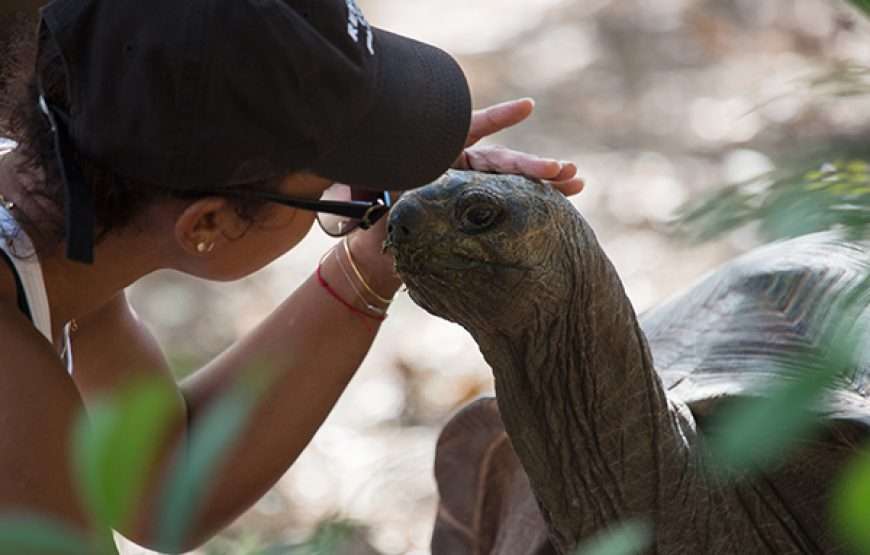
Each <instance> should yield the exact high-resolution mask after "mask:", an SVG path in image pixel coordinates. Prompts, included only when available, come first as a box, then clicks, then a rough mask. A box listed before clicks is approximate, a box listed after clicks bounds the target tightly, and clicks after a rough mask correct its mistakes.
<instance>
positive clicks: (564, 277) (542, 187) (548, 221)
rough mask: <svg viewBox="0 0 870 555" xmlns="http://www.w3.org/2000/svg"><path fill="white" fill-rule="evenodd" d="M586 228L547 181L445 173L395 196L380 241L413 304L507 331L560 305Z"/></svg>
mask: <svg viewBox="0 0 870 555" xmlns="http://www.w3.org/2000/svg"><path fill="white" fill-rule="evenodd" d="M583 228H585V229H586V230H588V227H585V224H584V223H583V222H582V219H581V218H580V216H579V214H578V213H577V211H576V210H575V209H574V207H573V206H572V205H571V204H570V203H569V202H568V201H567V200H566V199H565V198H564V196H563V195H561V194H560V193H558V192H557V191H556V190H555V189H553V188H552V187H551V186H549V185H546V184H543V183H540V182H537V181H532V180H529V179H526V178H523V177H519V176H513V175H496V174H485V173H478V172H460V171H450V172H448V173H447V174H445V175H444V176H443V177H442V178H441V179H439V180H438V181H436V182H434V183H432V184H430V185H427V186H425V187H422V188H420V189H416V190H414V191H411V192H409V193H406V194H405V195H404V196H403V197H402V198H401V199H400V200H399V202H398V203H397V204H396V205H395V207H394V208H393V210H392V212H391V214H390V219H389V238H388V240H387V244H386V246H387V248H388V249H389V250H391V251H392V253H393V254H394V256H395V259H396V271H397V272H398V274H399V275H400V276H401V277H402V279H403V280H404V282H405V284H406V285H407V287H408V292H409V294H410V295H411V298H412V299H413V300H414V301H415V302H416V303H417V304H419V305H420V306H422V307H423V308H425V309H426V310H428V311H429V312H431V313H433V314H435V315H436V316H440V317H442V318H446V319H448V320H451V321H454V322H457V323H459V324H461V325H462V326H464V327H465V328H467V329H469V331H471V332H472V334H476V333H478V332H484V333H485V332H486V331H498V332H500V333H504V332H506V331H509V330H510V329H513V328H515V327H517V326H519V327H526V328H527V327H528V326H529V325H533V324H532V320H534V321H536V322H538V323H541V322H540V319H541V316H546V315H545V314H541V311H542V310H544V311H547V310H552V311H554V312H555V311H558V310H559V308H560V306H562V307H563V308H564V305H563V304H561V303H560V300H565V299H568V298H570V296H571V295H570V294H571V288H572V287H573V282H574V280H575V279H576V268H577V260H576V259H577V258H578V253H581V252H582V251H583V249H582V244H583V241H584V238H586V237H587V234H586V233H582V232H581V231H582V229H583ZM578 247H579V248H578ZM554 315H555V314H554Z"/></svg>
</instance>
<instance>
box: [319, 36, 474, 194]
mask: <svg viewBox="0 0 870 555" xmlns="http://www.w3.org/2000/svg"><path fill="white" fill-rule="evenodd" d="M374 32H375V43H374V44H375V48H376V49H377V51H378V54H377V55H378V56H379V57H380V68H379V69H380V71H379V75H378V77H377V90H376V93H375V95H376V96H375V99H374V105H373V107H372V109H371V110H370V111H369V113H368V114H367V115H366V116H365V118H364V119H363V120H362V121H361V123H360V124H359V125H358V126H357V127H356V129H354V130H353V131H352V132H351V133H349V134H348V135H347V136H344V137H342V140H341V141H340V143H339V144H338V145H336V147H335V148H333V149H332V150H331V151H330V152H328V153H326V154H325V155H324V156H322V157H321V158H320V159H319V160H318V161H317V163H316V164H315V166H314V167H313V168H312V170H313V171H314V172H315V173H317V174H318V175H321V176H323V177H326V178H328V179H332V180H335V181H338V182H341V183H346V184H348V185H354V186H357V187H362V188H370V189H380V190H405V189H412V188H415V187H420V186H422V185H425V184H427V183H430V182H432V181H434V180H435V179H437V178H438V177H439V176H440V175H441V174H442V173H444V172H445V171H446V170H447V169H448V168H449V167H450V166H451V165H452V164H453V162H454V161H455V160H456V159H457V158H458V157H459V155H460V154H461V153H462V149H463V147H464V146H465V141H466V140H467V137H468V130H469V126H470V124H471V110H472V108H471V94H470V92H469V88H468V82H467V81H466V79H465V75H464V74H463V72H462V70H461V69H460V67H459V65H458V64H457V63H456V61H455V60H454V59H453V58H452V57H450V55H448V54H447V53H446V52H444V51H442V50H440V49H438V48H435V47H433V46H429V45H426V44H423V43H421V42H417V41H415V40H413V39H409V38H406V37H402V36H399V35H395V34H393V33H390V32H388V31H384V30H382V29H374Z"/></svg>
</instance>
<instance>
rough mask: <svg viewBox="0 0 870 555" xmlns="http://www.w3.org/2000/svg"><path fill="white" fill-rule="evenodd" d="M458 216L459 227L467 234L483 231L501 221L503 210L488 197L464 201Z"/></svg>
mask: <svg viewBox="0 0 870 555" xmlns="http://www.w3.org/2000/svg"><path fill="white" fill-rule="evenodd" d="M465 204H466V206H465V207H464V208H463V209H462V212H461V215H460V217H459V227H460V229H461V230H462V231H463V232H465V233H468V234H475V233H483V232H484V231H486V230H488V229H491V228H492V227H494V226H495V225H496V224H498V223H499V222H500V221H501V217H502V215H503V213H504V212H503V210H502V208H501V207H500V206H498V205H497V204H494V203H493V202H491V201H490V199H485V200H483V199H479V200H476V201H474V202H470V203H465Z"/></svg>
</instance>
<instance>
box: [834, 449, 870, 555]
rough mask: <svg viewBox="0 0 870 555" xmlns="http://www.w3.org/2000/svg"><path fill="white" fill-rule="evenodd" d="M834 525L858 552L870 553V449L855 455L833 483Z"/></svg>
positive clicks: (847, 542) (840, 534) (848, 543)
mask: <svg viewBox="0 0 870 555" xmlns="http://www.w3.org/2000/svg"><path fill="white" fill-rule="evenodd" d="M832 512H833V517H834V525H835V526H836V529H837V532H838V534H839V536H840V537H841V538H842V539H843V540H844V541H845V542H846V544H847V545H849V546H851V547H852V548H853V549H854V551H855V553H870V527H868V525H867V524H868V523H870V449H868V450H865V451H864V452H863V453H862V454H861V455H860V456H858V457H856V458H855V460H853V461H852V462H851V463H850V464H849V466H848V467H847V468H846V470H845V471H844V472H843V475H842V476H841V477H840V479H839V480H838V482H837V483H836V484H835V487H834V495H833V507H832Z"/></svg>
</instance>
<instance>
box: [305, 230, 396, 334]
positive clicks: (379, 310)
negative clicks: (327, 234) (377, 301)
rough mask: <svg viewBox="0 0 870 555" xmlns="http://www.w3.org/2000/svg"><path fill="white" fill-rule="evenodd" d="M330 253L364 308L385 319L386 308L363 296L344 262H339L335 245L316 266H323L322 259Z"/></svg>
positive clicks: (323, 257) (324, 257)
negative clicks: (333, 254)
mask: <svg viewBox="0 0 870 555" xmlns="http://www.w3.org/2000/svg"><path fill="white" fill-rule="evenodd" d="M336 246H337V245H336ZM332 253H335V263H336V264H338V269H339V270H341V273H342V275H344V279H346V280H347V282H348V284H350V287H351V289H353V292H354V293H356V296H357V298H358V299H359V300H360V301H361V302H362V303H363V304H364V305H365V307H366V309H368V310H369V311H370V312H372V313H373V314H375V315H377V317H378V319H380V320H383V319H385V318H386V317H387V310H386V309H385V308H381V307H378V306H374V305H372V304H371V303H370V302H369V301H368V299H366V298H365V296H364V295H363V294H362V291H360V290H359V287H357V285H356V284H355V283H354V280H353V278H351V277H350V274H349V273H348V271H347V269H346V268H345V267H344V264H343V263H342V262H341V256H339V254H338V252H336V247H333V248H331V249H329V250H328V251H326V254H324V255H323V256H322V257H321V258H320V263H319V264H318V267H320V266H323V261H324V260H326V257H327V256H329V255H330V254H332Z"/></svg>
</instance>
